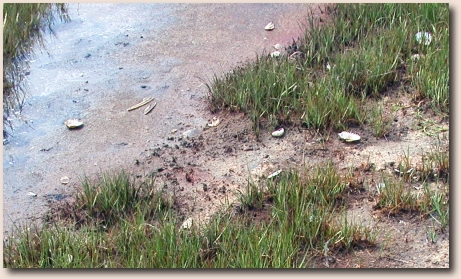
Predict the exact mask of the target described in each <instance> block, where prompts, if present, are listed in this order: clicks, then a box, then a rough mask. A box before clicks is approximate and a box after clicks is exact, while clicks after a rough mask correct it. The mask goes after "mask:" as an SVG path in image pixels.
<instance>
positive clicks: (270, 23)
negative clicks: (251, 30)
mask: <svg viewBox="0 0 461 279" xmlns="http://www.w3.org/2000/svg"><path fill="white" fill-rule="evenodd" d="M274 28H275V26H274V23H273V22H269V23H268V24H267V25H266V27H264V29H266V30H268V31H269V30H273V29H274Z"/></svg>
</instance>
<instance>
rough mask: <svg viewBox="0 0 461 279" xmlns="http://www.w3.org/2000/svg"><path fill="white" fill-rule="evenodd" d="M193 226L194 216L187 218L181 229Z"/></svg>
mask: <svg viewBox="0 0 461 279" xmlns="http://www.w3.org/2000/svg"><path fill="white" fill-rule="evenodd" d="M191 227H192V218H190V217H189V218H187V219H186V221H184V223H182V225H181V229H186V230H188V229H190V228H191Z"/></svg>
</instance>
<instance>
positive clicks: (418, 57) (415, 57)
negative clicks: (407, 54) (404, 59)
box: [411, 53, 424, 60]
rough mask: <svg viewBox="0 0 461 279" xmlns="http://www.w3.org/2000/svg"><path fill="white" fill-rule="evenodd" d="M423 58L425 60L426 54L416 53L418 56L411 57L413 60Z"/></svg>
mask: <svg viewBox="0 0 461 279" xmlns="http://www.w3.org/2000/svg"><path fill="white" fill-rule="evenodd" d="M421 58H424V54H418V53H416V54H413V55H412V56H411V59H412V60H419V59H421Z"/></svg>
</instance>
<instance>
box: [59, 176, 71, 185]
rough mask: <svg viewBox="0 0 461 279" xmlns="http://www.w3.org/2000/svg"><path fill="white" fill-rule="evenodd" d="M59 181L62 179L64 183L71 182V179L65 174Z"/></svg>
mask: <svg viewBox="0 0 461 279" xmlns="http://www.w3.org/2000/svg"><path fill="white" fill-rule="evenodd" d="M59 181H61V183H62V184H67V183H69V181H70V179H69V177H67V176H63V177H61V179H59Z"/></svg>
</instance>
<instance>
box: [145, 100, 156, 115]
mask: <svg viewBox="0 0 461 279" xmlns="http://www.w3.org/2000/svg"><path fill="white" fill-rule="evenodd" d="M156 105H157V103H156V102H155V103H153V104H152V105H149V106H148V107H147V108H146V109H145V110H144V114H148V113H149V112H151V111H152V110H153V109H154V108H155V106H156Z"/></svg>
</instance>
